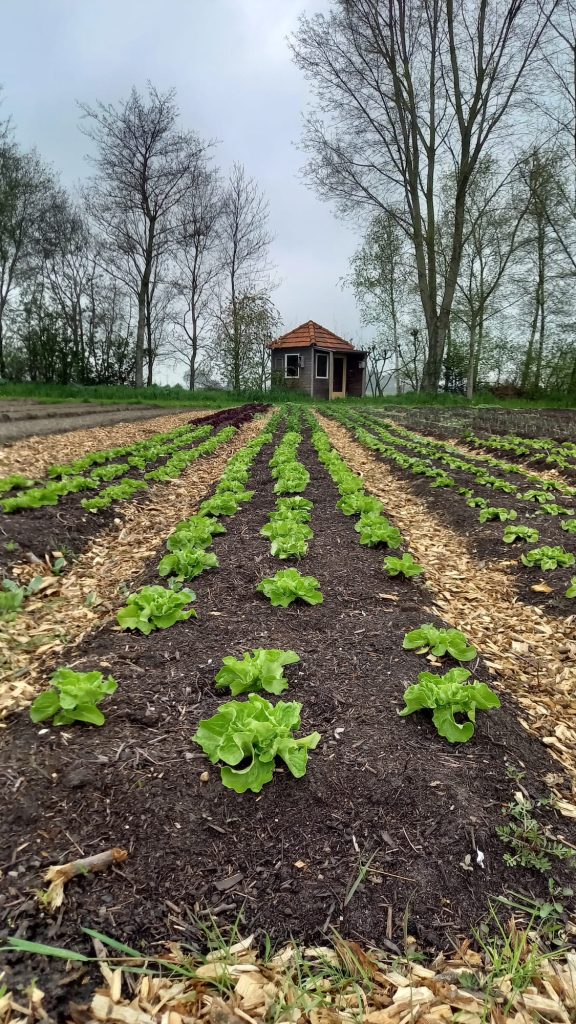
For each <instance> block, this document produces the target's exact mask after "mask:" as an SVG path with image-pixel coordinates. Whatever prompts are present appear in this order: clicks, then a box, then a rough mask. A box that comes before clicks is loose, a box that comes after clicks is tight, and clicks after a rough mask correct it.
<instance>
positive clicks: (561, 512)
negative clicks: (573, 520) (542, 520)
mask: <svg viewBox="0 0 576 1024" xmlns="http://www.w3.org/2000/svg"><path fill="white" fill-rule="evenodd" d="M534 515H541V516H573V515H574V509H573V508H565V507H564V505H557V504H556V503H555V502H552V501H551V502H547V503H546V504H545V505H544V504H542V505H539V506H538V508H537V509H536V511H535V512H534Z"/></svg>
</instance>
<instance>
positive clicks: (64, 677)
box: [30, 668, 118, 725]
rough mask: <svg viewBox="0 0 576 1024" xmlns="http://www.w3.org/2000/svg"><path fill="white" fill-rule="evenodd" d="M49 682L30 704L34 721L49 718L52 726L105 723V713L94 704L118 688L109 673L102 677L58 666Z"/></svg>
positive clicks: (99, 673)
mask: <svg viewBox="0 0 576 1024" xmlns="http://www.w3.org/2000/svg"><path fill="white" fill-rule="evenodd" d="M50 682H51V684H52V687H51V689H50V690H46V692H45V693H41V694H40V695H39V696H38V697H36V700H35V701H34V702H33V704H32V705H31V707H30V718H31V719H32V721H33V722H45V721H46V719H48V718H51V719H52V725H71V724H72V722H89V723H90V725H103V724H104V721H105V718H104V715H103V714H102V712H101V711H100V709H99V708H98V707H97V705H98V704H100V703H101V702H102V701H103V700H104V698H105V697H107V696H108V695H109V694H111V693H114V691H115V690H116V689H117V686H118V683H117V682H116V680H115V679H114V678H113V677H112V676H107V678H106V679H105V678H104V676H103V675H102V672H74V671H73V670H72V669H71V668H59V669H58V670H57V671H56V672H54V674H53V675H52V677H51V679H50Z"/></svg>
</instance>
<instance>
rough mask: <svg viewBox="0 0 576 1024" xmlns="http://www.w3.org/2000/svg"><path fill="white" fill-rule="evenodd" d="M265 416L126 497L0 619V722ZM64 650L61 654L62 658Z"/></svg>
mask: <svg viewBox="0 0 576 1024" xmlns="http://www.w3.org/2000/svg"><path fill="white" fill-rule="evenodd" d="M186 415H189V414H186ZM268 418H269V417H261V418H260V419H258V420H254V421H252V422H251V423H248V424H245V425H244V426H242V427H241V428H240V429H239V431H238V433H237V435H236V436H235V437H234V438H233V440H232V441H231V442H230V443H229V444H227V445H226V446H224V448H223V449H220V450H219V451H218V452H216V453H215V454H214V455H212V456H210V457H208V458H206V459H200V460H199V461H198V462H197V463H194V464H193V465H192V466H191V467H190V468H189V469H188V470H187V471H186V472H184V473H183V474H182V476H181V477H180V478H179V479H178V480H174V481H171V482H169V483H160V484H156V485H155V486H153V487H151V488H150V490H149V492H148V493H149V499H148V500H147V501H146V503H145V504H142V505H139V504H136V503H134V504H131V503H126V507H125V508H123V509H122V515H121V517H120V516H118V517H117V518H116V519H115V520H114V524H113V526H112V527H111V529H109V530H107V531H106V532H105V533H102V534H100V535H99V536H98V537H97V538H96V540H95V541H94V543H93V544H92V545H91V547H90V548H88V549H87V550H86V551H85V552H84V553H83V554H82V555H81V556H80V557H79V558H78V561H77V562H75V563H74V565H73V566H72V568H71V569H70V571H69V572H68V573H66V575H64V576H62V577H57V576H56V577H55V576H53V575H47V576H46V577H45V582H44V584H43V586H42V588H41V589H40V590H39V591H38V593H37V594H35V595H34V596H33V597H31V598H29V599H28V601H27V602H26V604H25V606H24V608H23V610H22V611H21V612H20V613H19V614H18V616H17V617H16V618H15V619H14V621H13V622H5V623H2V625H0V723H1V721H2V719H4V718H5V717H6V716H7V715H8V714H10V713H12V712H14V711H15V710H16V709H17V708H19V707H22V706H24V705H25V704H28V703H29V702H30V701H31V700H33V698H34V696H35V694H36V692H37V691H38V687H39V685H40V683H41V681H42V680H44V679H45V678H46V671H47V669H48V667H49V666H53V665H54V663H55V660H56V659H57V657H58V656H59V655H60V654H61V652H62V651H64V649H65V648H67V647H68V646H69V645H70V644H75V643H78V642H79V641H80V640H81V639H82V637H83V636H84V635H85V634H86V633H87V632H88V631H90V630H93V629H95V628H97V627H98V626H101V625H102V623H103V622H104V621H105V619H107V618H108V617H110V616H112V615H113V614H114V613H115V611H116V609H117V607H118V603H119V602H118V596H117V591H118V587H119V586H120V585H121V584H126V585H129V584H130V580H131V579H133V578H134V577H135V576H136V575H137V574H138V573H139V572H141V571H142V569H143V568H144V567H145V565H146V563H147V561H148V560H149V559H150V558H151V557H152V556H153V555H154V552H155V551H157V550H158V548H159V547H160V545H161V543H162V541H163V540H164V539H165V538H166V537H167V536H168V534H169V533H171V531H172V530H173V529H174V527H175V526H176V524H177V523H178V522H179V521H180V520H181V519H186V518H187V517H188V516H190V515H192V513H193V512H194V511H195V510H196V509H197V507H198V505H199V504H200V502H201V501H202V499H203V498H204V496H205V495H206V493H207V491H208V490H209V489H210V488H211V487H212V486H213V485H214V484H215V483H216V481H217V480H218V479H219V478H220V476H221V475H222V472H223V470H224V467H225V465H226V463H227V462H228V460H229V459H230V458H231V457H232V455H233V454H234V453H235V452H237V451H238V450H239V449H240V448H242V447H243V446H244V445H245V444H246V443H247V442H248V441H250V440H251V439H252V438H253V437H256V436H257V435H258V434H259V433H260V432H261V430H262V429H263V427H264V425H265V423H266V422H267V420H268ZM154 422H155V424H156V425H157V424H158V420H155V421H154ZM155 430H156V432H157V426H156V428H155ZM66 436H67V438H69V437H70V435H69V434H67V435H66ZM37 574H38V565H37V564H36V565H30V564H28V563H26V562H25V563H22V564H20V565H18V566H15V567H14V569H13V575H14V576H15V577H17V578H19V579H20V580H22V581H26V580H29V579H31V578H32V577H34V576H36V575H37ZM72 654H73V652H72V653H70V654H69V653H68V652H67V655H66V656H67V659H68V661H70V657H71V656H72Z"/></svg>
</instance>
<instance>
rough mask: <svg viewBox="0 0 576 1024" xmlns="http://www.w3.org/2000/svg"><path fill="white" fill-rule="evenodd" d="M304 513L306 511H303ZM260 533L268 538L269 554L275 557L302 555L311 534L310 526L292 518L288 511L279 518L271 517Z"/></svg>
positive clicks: (305, 513)
mask: <svg viewBox="0 0 576 1024" xmlns="http://www.w3.org/2000/svg"><path fill="white" fill-rule="evenodd" d="M296 515H298V513H296ZM304 515H308V513H307V512H304ZM260 533H261V535H262V536H263V537H267V538H268V539H269V540H270V542H271V544H270V551H271V554H273V555H275V556H276V557H277V558H291V557H298V558H300V557H302V556H303V555H305V554H306V552H307V550H308V544H307V541H308V540H310V538H311V537H312V536H313V533H312V530H311V529H310V527H309V526H307V525H306V524H305V523H302V522H300V521H299V520H298V519H296V518H293V517H292V513H290V512H287V513H286V514H285V515H284V516H281V517H280V518H274V519H272V518H271V519H270V522H268V523H266V524H265V525H264V526H263V527H262V529H261V530H260Z"/></svg>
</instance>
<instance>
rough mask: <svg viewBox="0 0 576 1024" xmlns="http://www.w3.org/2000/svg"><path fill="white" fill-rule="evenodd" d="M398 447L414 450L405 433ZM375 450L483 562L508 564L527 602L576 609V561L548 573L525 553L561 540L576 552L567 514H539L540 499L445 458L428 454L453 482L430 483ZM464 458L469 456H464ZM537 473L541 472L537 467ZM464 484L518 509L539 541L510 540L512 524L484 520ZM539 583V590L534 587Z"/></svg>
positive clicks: (562, 501)
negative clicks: (479, 477) (573, 591)
mask: <svg viewBox="0 0 576 1024" xmlns="http://www.w3.org/2000/svg"><path fill="white" fill-rule="evenodd" d="M367 429H368V430H370V427H369V426H368V427H367ZM422 436H423V435H422ZM397 447H398V450H399V451H403V452H405V454H407V455H414V452H413V451H411V450H410V449H408V448H405V447H404V446H403V445H402V440H401V438H400V439H399V442H398V445H397ZM374 454H375V456H376V457H377V458H378V459H380V460H381V461H382V462H384V463H385V464H386V466H387V467H388V468H389V469H390V471H391V472H392V473H393V474H394V476H395V477H397V478H398V479H399V480H405V481H406V482H408V483H409V485H410V488H411V490H412V491H413V493H414V494H415V495H417V496H418V497H419V498H421V499H422V500H423V501H424V502H425V504H426V506H427V507H428V508H429V509H430V510H431V512H433V513H434V514H437V515H438V516H439V517H440V519H441V521H443V522H446V523H447V524H448V525H449V526H450V528H451V529H453V530H455V531H456V532H457V533H458V534H460V536H461V537H462V539H463V541H464V543H465V544H466V546H467V547H468V548H469V550H470V551H471V552H472V554H473V555H474V557H475V558H477V559H479V560H480V561H481V562H495V563H497V564H500V565H501V566H502V567H503V568H505V569H506V571H507V572H509V573H510V574H511V575H512V576H513V578H514V584H515V587H516V590H517V593H518V596H519V598H520V599H521V600H522V601H524V602H525V603H526V604H534V605H539V606H541V607H545V608H546V611H547V612H548V613H549V614H551V615H570V614H571V613H572V612H573V611H574V600H573V599H571V598H567V597H566V596H565V594H566V590H567V588H568V585H569V583H570V580H571V578H572V577H573V576H574V575H575V574H576V566H572V567H571V568H557V569H554V570H553V571H547V572H543V571H542V570H541V569H539V568H538V567H527V566H525V565H524V564H523V562H522V558H521V556H522V553H523V552H524V551H527V550H528V549H529V548H532V547H541V546H542V545H544V544H549V545H552V546H555V545H559V546H560V547H563V548H564V549H565V550H566V551H570V552H572V554H574V555H576V534H573V533H568V532H566V531H565V530H563V529H562V528H561V523H562V521H563V520H565V519H566V518H567V517H561V516H551V515H542V514H537V513H538V507H539V506H538V504H537V503H536V502H534V501H530V502H528V501H522V500H520V498H518V497H517V496H516V495H514V494H506V493H505V492H504V491H495V490H494V489H493V488H490V487H483V486H482V485H481V484H479V483H477V481H476V478H475V477H474V475H473V474H472V473H466V472H464V471H463V470H454V469H450V468H449V467H447V466H446V465H444V463H441V462H437V461H436V460H435V459H434V456H433V455H429V456H427V458H429V459H430V461H431V462H432V463H433V464H434V465H435V466H436V467H437V468H441V469H443V470H445V472H446V473H448V474H449V475H450V476H451V477H452V478H453V479H454V481H455V485H454V487H450V488H443V487H431V481H430V480H429V479H428V478H427V477H423V476H418V475H416V474H412V473H410V472H409V471H408V470H403V469H400V468H399V467H397V466H396V465H395V464H394V463H393V462H390V460H388V459H386V457H385V456H382V455H380V454H379V453H378V452H375V453H374ZM463 457H465V456H464V455H463ZM486 468H487V471H488V472H493V473H494V475H496V476H498V478H499V479H502V480H506V481H508V482H509V483H513V484H514V485H515V486H516V487H522V489H523V490H533V489H534V485H533V484H531V483H530V482H529V481H528V480H524V479H522V477H520V476H519V475H518V474H514V473H504V472H502V471H500V470H498V471H495V470H492V469H491V468H490V467H486ZM534 472H535V473H537V470H534ZM459 487H471V488H473V490H474V495H475V496H478V497H482V498H485V499H486V500H487V501H488V504H489V505H491V506H495V507H497V508H508V509H515V511H516V512H517V513H518V517H517V519H515V520H514V521H513V522H512V523H511V525H522V526H530V527H534V528H535V529H537V530H538V533H539V540H538V542H537V544H529V545H527V544H526V543H524V542H523V541H516V542H515V543H514V544H505V543H504V541H503V540H502V534H503V533H504V528H505V526H507V525H508V523H502V522H500V520H489V521H488V522H486V523H481V522H480V521H479V514H480V509H478V508H470V507H469V506H468V505H467V504H466V499H465V498H464V497H463V495H460V494H458V493H457V490H458V488H459ZM550 501H551V502H554V503H556V504H558V505H561V506H563V507H566V508H576V500H575V499H573V498H564V497H562V495H559V494H556V493H555V492H552V493H551V496H550ZM543 585H544V586H543ZM535 587H536V589H534V588H535Z"/></svg>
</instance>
